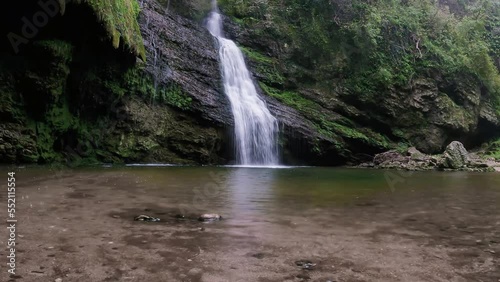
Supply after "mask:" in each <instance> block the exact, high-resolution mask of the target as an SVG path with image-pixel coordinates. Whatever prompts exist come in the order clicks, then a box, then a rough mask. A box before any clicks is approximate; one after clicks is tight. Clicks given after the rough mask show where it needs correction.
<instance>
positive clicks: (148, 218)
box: [134, 214, 160, 222]
mask: <svg viewBox="0 0 500 282" xmlns="http://www.w3.org/2000/svg"><path fill="white" fill-rule="evenodd" d="M134 221H146V222H158V221H160V219H159V218H158V217H152V216H149V215H143V214H142V215H138V216H136V217H134Z"/></svg>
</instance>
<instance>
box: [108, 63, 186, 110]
mask: <svg viewBox="0 0 500 282" xmlns="http://www.w3.org/2000/svg"><path fill="white" fill-rule="evenodd" d="M124 78H125V79H124V85H123V86H121V85H120V86H116V88H115V89H116V90H115V92H116V93H117V94H119V95H123V94H124V93H125V89H127V90H126V91H129V92H130V93H134V94H137V95H140V96H142V97H145V98H149V99H150V101H156V102H160V103H165V104H167V105H170V106H173V107H176V108H179V109H181V110H189V109H190V107H191V104H192V98H191V97H189V96H188V95H187V94H186V93H185V92H184V91H183V90H182V88H181V87H180V86H179V85H177V84H175V83H171V84H169V85H167V86H156V85H155V83H154V80H153V78H151V77H149V76H146V75H144V72H143V71H142V70H141V69H139V68H131V69H129V70H128V71H127V72H126V73H125V76H124ZM122 90H123V91H122Z"/></svg>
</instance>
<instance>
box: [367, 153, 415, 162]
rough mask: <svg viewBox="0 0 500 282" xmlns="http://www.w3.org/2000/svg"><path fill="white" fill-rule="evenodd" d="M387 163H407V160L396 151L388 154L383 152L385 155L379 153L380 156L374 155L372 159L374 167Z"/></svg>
mask: <svg viewBox="0 0 500 282" xmlns="http://www.w3.org/2000/svg"><path fill="white" fill-rule="evenodd" d="M387 162H391V163H394V162H400V163H407V162H408V158H407V157H405V156H403V155H402V154H400V153H399V152H397V151H388V152H385V153H381V154H378V155H376V156H375V157H374V158H373V163H374V164H375V165H380V164H383V163H387Z"/></svg>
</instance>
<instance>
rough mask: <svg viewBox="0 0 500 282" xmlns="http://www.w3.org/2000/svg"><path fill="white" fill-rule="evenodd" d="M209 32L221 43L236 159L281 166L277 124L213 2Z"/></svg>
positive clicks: (221, 58) (221, 59) (220, 52)
mask: <svg viewBox="0 0 500 282" xmlns="http://www.w3.org/2000/svg"><path fill="white" fill-rule="evenodd" d="M207 28H208V30H209V31H210V32H211V33H212V35H213V36H215V37H216V38H217V40H218V43H219V56H220V62H221V72H222V78H223V82H224V91H225V93H226V95H227V97H228V99H229V102H230V104H231V110H232V112H233V116H234V127H235V128H234V130H235V133H234V137H235V143H236V144H235V145H236V146H235V147H236V156H237V159H238V162H239V164H241V165H276V164H278V146H277V140H278V139H277V136H278V122H277V120H276V118H275V117H273V116H272V115H271V113H270V112H269V109H268V108H267V106H266V103H264V101H263V100H262V99H261V98H260V97H259V95H258V93H257V89H256V88H255V85H254V83H253V80H252V77H251V75H250V71H249V70H248V68H247V66H246V64H245V59H244V57H243V53H242V52H241V50H240V49H239V48H238V46H236V44H235V43H234V42H233V41H231V40H229V39H227V38H224V35H223V31H222V17H221V14H220V12H219V9H218V7H217V2H216V1H215V0H214V1H213V10H212V12H211V13H210V15H209V17H208V19H207Z"/></svg>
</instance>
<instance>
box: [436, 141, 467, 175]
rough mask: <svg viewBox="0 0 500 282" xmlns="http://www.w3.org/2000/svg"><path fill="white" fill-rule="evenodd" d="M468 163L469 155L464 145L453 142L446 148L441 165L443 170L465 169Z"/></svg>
mask: <svg viewBox="0 0 500 282" xmlns="http://www.w3.org/2000/svg"><path fill="white" fill-rule="evenodd" d="M468 162H469V153H468V152H467V150H466V149H465V147H464V145H463V144H462V143H460V142H458V141H453V142H451V143H450V145H448V146H447V147H446V150H445V151H444V154H443V162H442V164H441V165H442V167H444V168H450V169H460V168H463V167H466V166H467V164H468Z"/></svg>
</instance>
